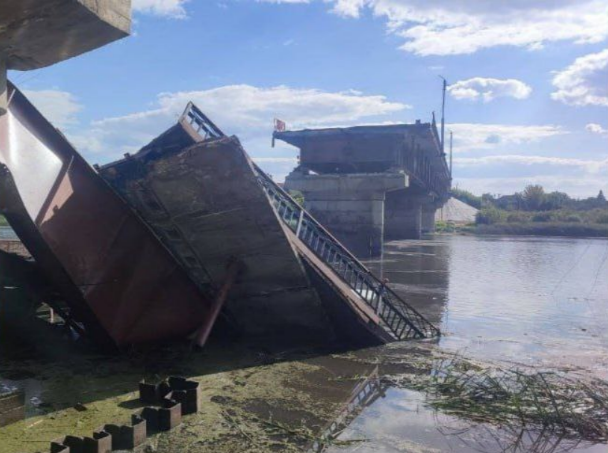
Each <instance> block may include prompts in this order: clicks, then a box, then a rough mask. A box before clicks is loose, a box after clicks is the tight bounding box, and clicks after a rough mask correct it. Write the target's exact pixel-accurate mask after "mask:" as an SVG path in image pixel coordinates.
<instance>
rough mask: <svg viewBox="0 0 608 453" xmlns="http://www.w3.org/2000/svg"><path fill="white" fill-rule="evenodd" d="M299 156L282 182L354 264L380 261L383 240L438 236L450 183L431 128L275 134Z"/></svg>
mask: <svg viewBox="0 0 608 453" xmlns="http://www.w3.org/2000/svg"><path fill="white" fill-rule="evenodd" d="M274 138H275V139H280V140H284V141H285V142H287V143H289V144H292V145H294V146H297V147H298V148H300V165H299V167H298V168H296V169H295V170H294V171H293V172H292V173H291V174H290V175H289V176H288V177H287V179H286V181H285V188H286V189H287V190H295V191H299V192H301V193H302V194H303V196H304V201H305V206H306V208H307V209H308V210H310V211H311V212H312V213H313V215H315V216H316V217H317V218H319V219H320V220H321V221H322V222H323V223H324V224H325V225H327V227H328V228H329V229H330V231H331V232H332V233H333V234H334V235H335V236H336V237H337V238H338V239H340V240H341V241H343V242H344V243H345V244H346V245H347V246H348V247H349V248H350V249H351V250H353V251H354V252H355V253H356V254H357V256H359V257H371V256H377V255H380V253H381V252H382V241H383V240H385V239H418V238H420V236H421V234H423V233H429V232H433V231H434V230H435V211H436V210H437V209H438V208H439V207H441V206H442V205H443V203H444V202H445V200H447V198H448V192H449V187H450V183H451V176H450V175H449V171H448V168H447V164H446V162H445V158H444V156H443V153H442V151H441V147H440V145H439V142H438V137H437V132H436V127H435V124H434V123H432V124H430V123H426V124H423V123H416V124H410V125H394V126H359V127H352V128H344V129H320V130H303V131H288V132H275V134H274Z"/></svg>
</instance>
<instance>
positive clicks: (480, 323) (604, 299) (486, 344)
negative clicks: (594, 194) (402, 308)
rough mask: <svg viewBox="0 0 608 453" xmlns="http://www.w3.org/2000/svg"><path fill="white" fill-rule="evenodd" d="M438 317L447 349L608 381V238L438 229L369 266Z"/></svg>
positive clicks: (391, 247)
mask: <svg viewBox="0 0 608 453" xmlns="http://www.w3.org/2000/svg"><path fill="white" fill-rule="evenodd" d="M368 265H369V266H370V267H372V268H373V269H374V270H375V271H376V273H378V274H381V275H382V276H384V277H386V278H388V279H389V281H390V283H391V286H392V287H393V289H394V290H395V291H397V292H398V293H399V294H400V295H401V296H402V297H403V298H404V299H405V300H406V301H408V302H410V303H411V304H412V305H414V307H416V308H417V309H418V310H419V311H421V312H422V313H423V314H425V315H426V316H428V317H429V318H430V319H431V320H432V321H433V322H435V323H437V324H438V325H440V326H441V329H442V331H443V333H444V336H443V337H442V338H441V341H440V347H442V348H446V349H449V350H454V351H460V352H462V353H463V354H465V355H467V356H474V357H478V358H482V359H486V358H490V359H500V360H503V361H511V362H515V363H524V364H534V365H543V364H544V365H551V366H553V367H559V366H563V367H583V368H585V369H587V370H589V371H590V372H591V373H593V374H595V375H597V376H598V377H604V378H608V241H606V240H598V239H570V238H539V237H491V236H486V237H479V236H437V238H436V239H435V240H429V241H415V242H414V241H403V242H391V243H389V244H387V246H386V249H385V254H384V259H383V260H382V261H380V262H377V261H376V262H370V263H368Z"/></svg>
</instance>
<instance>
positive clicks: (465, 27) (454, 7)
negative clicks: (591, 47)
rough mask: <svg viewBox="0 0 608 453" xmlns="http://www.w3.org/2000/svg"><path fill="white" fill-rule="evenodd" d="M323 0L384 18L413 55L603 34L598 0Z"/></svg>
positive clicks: (604, 16)
mask: <svg viewBox="0 0 608 453" xmlns="http://www.w3.org/2000/svg"><path fill="white" fill-rule="evenodd" d="M273 1H274V3H284V2H285V1H283V2H281V1H280V0H273ZM324 1H325V2H326V3H329V4H330V5H331V8H332V11H333V12H334V13H335V14H338V15H340V16H344V17H350V18H357V17H360V16H361V14H362V13H363V12H364V11H371V13H372V14H374V15H375V16H377V17H383V18H385V19H386V21H387V28H388V29H389V31H390V32H392V33H395V34H397V35H398V36H401V37H403V38H404V40H405V43H404V44H403V45H402V46H401V48H402V49H403V50H405V51H407V52H412V53H415V54H418V55H452V54H469V53H473V52H476V51H478V50H480V49H484V48H490V47H495V46H517V47H525V48H528V49H530V50H538V49H540V48H542V47H543V45H544V44H546V43H548V42H557V41H571V42H575V43H577V44H581V43H598V42H601V41H603V40H605V39H606V38H607V37H608V4H606V2H605V1H604V0H577V1H572V0H514V1H500V2H499V1H487V0H486V1H480V0H452V1H449V2H448V1H445V0H324ZM298 3H301V2H298Z"/></svg>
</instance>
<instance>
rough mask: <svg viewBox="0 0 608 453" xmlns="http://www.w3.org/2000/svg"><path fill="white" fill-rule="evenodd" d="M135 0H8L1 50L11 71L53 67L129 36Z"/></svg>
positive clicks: (1, 16) (1, 17)
mask: <svg viewBox="0 0 608 453" xmlns="http://www.w3.org/2000/svg"><path fill="white" fill-rule="evenodd" d="M130 28H131V0H44V1H40V0H2V6H1V7H0V53H1V54H4V58H5V60H6V64H7V68H8V69H16V70H21V71H25V70H30V69H37V68H42V67H44V66H49V65H52V64H54V63H57V62H59V61H62V60H66V59H68V58H72V57H75V56H77V55H80V54H82V53H85V52H88V51H90V50H93V49H96V48H98V47H101V46H103V45H106V44H108V43H110V42H112V41H115V40H117V39H120V38H124V37H125V36H127V35H128V34H129V31H130Z"/></svg>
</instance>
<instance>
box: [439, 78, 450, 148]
mask: <svg viewBox="0 0 608 453" xmlns="http://www.w3.org/2000/svg"><path fill="white" fill-rule="evenodd" d="M439 77H441V79H442V80H443V96H442V99H441V152H442V153H443V154H444V155H445V92H446V90H447V88H448V82H447V80H445V78H444V77H443V76H439Z"/></svg>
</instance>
